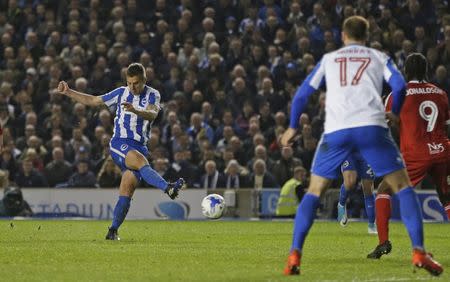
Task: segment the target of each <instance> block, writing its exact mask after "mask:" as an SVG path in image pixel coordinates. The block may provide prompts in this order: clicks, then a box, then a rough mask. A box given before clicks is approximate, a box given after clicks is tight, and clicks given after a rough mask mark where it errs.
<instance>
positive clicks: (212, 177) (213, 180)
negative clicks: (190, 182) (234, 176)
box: [200, 160, 225, 189]
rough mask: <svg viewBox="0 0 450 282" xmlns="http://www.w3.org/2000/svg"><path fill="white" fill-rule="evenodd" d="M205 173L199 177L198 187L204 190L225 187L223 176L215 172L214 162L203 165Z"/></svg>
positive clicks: (210, 161)
mask: <svg viewBox="0 0 450 282" xmlns="http://www.w3.org/2000/svg"><path fill="white" fill-rule="evenodd" d="M205 172H206V173H205V174H203V175H202V177H201V180H200V187H202V188H206V189H216V188H222V187H225V184H224V176H223V174H222V173H220V172H219V171H218V170H217V167H216V162H215V161H213V160H209V161H207V162H206V163H205Z"/></svg>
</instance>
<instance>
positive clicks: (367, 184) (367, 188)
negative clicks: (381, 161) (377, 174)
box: [361, 178, 377, 234]
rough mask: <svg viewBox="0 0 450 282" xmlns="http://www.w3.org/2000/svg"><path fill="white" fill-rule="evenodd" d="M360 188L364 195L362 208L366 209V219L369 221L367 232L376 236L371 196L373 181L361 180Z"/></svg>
mask: <svg viewBox="0 0 450 282" xmlns="http://www.w3.org/2000/svg"><path fill="white" fill-rule="evenodd" d="M361 186H362V190H363V194H364V206H365V209H366V214H367V219H368V221H369V223H368V227H367V232H368V233H369V234H377V227H376V226H375V196H374V195H373V179H367V178H366V179H362V180H361Z"/></svg>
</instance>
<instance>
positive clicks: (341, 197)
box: [339, 183, 347, 207]
mask: <svg viewBox="0 0 450 282" xmlns="http://www.w3.org/2000/svg"><path fill="white" fill-rule="evenodd" d="M345 202H347V190H346V189H345V186H344V183H342V185H341V191H340V192H339V204H340V205H341V206H343V207H344V206H345Z"/></svg>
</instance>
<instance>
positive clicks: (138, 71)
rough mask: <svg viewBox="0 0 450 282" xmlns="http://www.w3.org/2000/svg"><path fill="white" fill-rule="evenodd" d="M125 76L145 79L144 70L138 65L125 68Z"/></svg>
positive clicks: (133, 64)
mask: <svg viewBox="0 0 450 282" xmlns="http://www.w3.org/2000/svg"><path fill="white" fill-rule="evenodd" d="M127 76H130V77H133V76H139V77H140V78H145V77H146V76H147V75H146V73H145V68H144V66H143V65H142V64H140V63H132V64H130V65H129V66H128V68H127Z"/></svg>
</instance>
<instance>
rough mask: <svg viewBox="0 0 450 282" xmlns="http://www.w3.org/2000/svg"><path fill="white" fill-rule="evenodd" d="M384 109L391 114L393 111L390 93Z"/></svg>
mask: <svg viewBox="0 0 450 282" xmlns="http://www.w3.org/2000/svg"><path fill="white" fill-rule="evenodd" d="M384 107H385V108H386V112H390V111H391V110H392V93H390V94H389V95H388V96H387V97H386V100H385V101H384Z"/></svg>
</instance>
